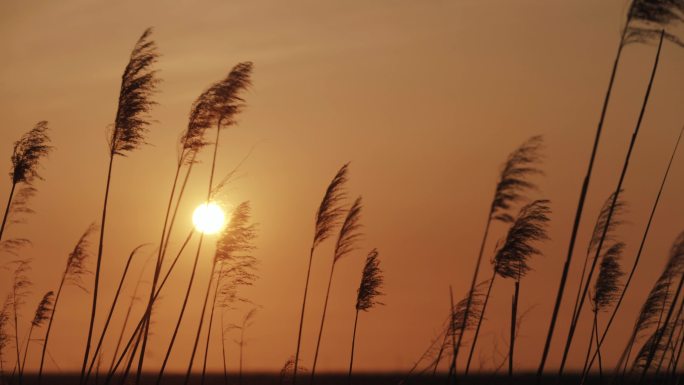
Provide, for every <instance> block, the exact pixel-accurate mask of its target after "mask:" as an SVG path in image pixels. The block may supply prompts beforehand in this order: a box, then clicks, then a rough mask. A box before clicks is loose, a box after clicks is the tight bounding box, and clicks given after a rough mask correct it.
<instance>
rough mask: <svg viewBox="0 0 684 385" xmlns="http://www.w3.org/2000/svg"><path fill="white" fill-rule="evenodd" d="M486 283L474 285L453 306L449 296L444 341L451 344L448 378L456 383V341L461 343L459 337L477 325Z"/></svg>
mask: <svg viewBox="0 0 684 385" xmlns="http://www.w3.org/2000/svg"><path fill="white" fill-rule="evenodd" d="M488 283H489V282H488V281H483V282H480V283H479V284H477V285H475V289H474V290H473V291H470V292H469V293H468V294H467V295H466V297H465V298H463V299H461V300H460V301H458V303H456V304H455V305H454V304H453V294H452V293H450V294H451V302H452V303H451V314H450V315H451V317H450V320H449V324H448V325H447V331H446V333H447V334H448V338H445V341H447V342H450V344H451V351H452V355H451V365H450V366H449V378H450V379H452V378H453V381H454V382H456V363H457V360H456V358H457V355H458V352H457V350H458V341H461V340H462V339H461V335H463V334H465V332H466V331H468V330H471V329H472V328H474V327H475V325H477V321H478V319H479V318H480V315H481V313H482V304H483V303H484V296H483V293H482V292H483V288H484V287H485V286H486V285H487V284H488Z"/></svg>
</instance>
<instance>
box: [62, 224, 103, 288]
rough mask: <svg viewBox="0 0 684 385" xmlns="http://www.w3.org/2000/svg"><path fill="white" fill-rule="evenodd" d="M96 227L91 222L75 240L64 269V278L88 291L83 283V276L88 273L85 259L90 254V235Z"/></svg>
mask: <svg viewBox="0 0 684 385" xmlns="http://www.w3.org/2000/svg"><path fill="white" fill-rule="evenodd" d="M96 229H97V226H96V225H95V224H94V223H91V224H90V225H89V226H88V227H87V228H86V230H85V231H84V232H83V234H82V235H81V237H80V238H79V239H78V242H76V245H75V246H74V248H73V250H71V253H69V257H68V258H67V263H66V269H65V270H64V280H65V282H69V283H71V284H73V285H74V286H76V287H78V288H80V289H82V290H83V291H85V292H88V288H87V287H86V286H85V285H84V284H83V276H84V275H86V274H89V273H90V271H89V270H88V267H87V266H86V260H87V259H88V258H89V256H90V251H89V250H88V249H89V248H90V237H91V236H92V234H93V233H94V232H95V230H96Z"/></svg>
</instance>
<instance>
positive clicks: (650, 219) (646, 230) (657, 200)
mask: <svg viewBox="0 0 684 385" xmlns="http://www.w3.org/2000/svg"><path fill="white" fill-rule="evenodd" d="M682 134H684V126H683V127H682V128H681V129H680V131H679V136H678V137H677V141H676V142H675V145H674V148H673V149H672V153H671V155H670V159H669V161H668V164H667V167H666V169H665V173H664V174H663V177H662V180H661V182H660V187H659V189H658V193H657V194H656V197H655V200H654V201H653V205H652V207H651V212H650V214H649V217H648V221H647V222H646V226H645V228H644V233H643V235H642V237H641V242H640V244H639V249H638V250H637V253H636V257H635V258H634V262H633V263H632V267H631V269H630V271H629V274H628V275H627V279H626V280H625V284H624V287H623V288H622V290H621V291H620V296H619V298H618V300H617V303H616V304H615V306H614V307H613V311H612V312H611V315H610V317H609V318H608V322H607V323H606V327H605V328H604V330H603V333H602V334H601V338H600V339H599V342H598V349H600V348H601V345H602V344H603V342H604V341H605V338H606V336H607V335H608V331H609V330H610V327H611V326H612V324H613V321H614V320H615V317H616V315H617V312H618V310H619V309H620V305H621V304H622V300H623V299H624V298H625V295H626V293H627V289H628V288H629V284H630V283H631V282H632V278H633V277H634V273H635V272H636V269H637V267H638V266H639V261H640V260H641V255H642V252H643V250H644V246H645V245H646V240H647V239H648V234H649V231H650V229H651V224H652V223H653V218H654V217H655V213H656V210H657V209H658V203H660V197H661V196H662V193H663V189H664V188H665V183H666V182H667V177H668V176H669V174H670V169H671V168H672V163H673V161H674V158H675V155H676V154H677V149H678V148H679V143H680V142H681V139H682ZM598 349H597V351H596V352H594V354H593V355H592V358H591V360H590V361H589V366H588V367H587V368H586V370H585V371H584V375H583V376H582V381H581V383H582V384H583V383H584V381H585V380H586V376H587V374H588V372H589V371H590V370H591V368H592V366H593V363H594V361H595V360H596V358H597V355H598V351H599V350H598Z"/></svg>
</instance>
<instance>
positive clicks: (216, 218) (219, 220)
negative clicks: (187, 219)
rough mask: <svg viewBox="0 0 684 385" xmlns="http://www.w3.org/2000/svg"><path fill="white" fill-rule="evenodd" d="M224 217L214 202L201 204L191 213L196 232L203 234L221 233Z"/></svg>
mask: <svg viewBox="0 0 684 385" xmlns="http://www.w3.org/2000/svg"><path fill="white" fill-rule="evenodd" d="M225 222H226V216H225V214H224V213H223V210H222V209H221V207H219V205H217V204H216V203H214V202H209V203H203V204H201V205H199V206H197V208H196V209H195V211H194V212H193V213H192V224H193V225H195V228H196V229H197V231H200V232H202V233H204V234H215V233H218V232H219V231H221V229H222V228H223V226H224V225H225Z"/></svg>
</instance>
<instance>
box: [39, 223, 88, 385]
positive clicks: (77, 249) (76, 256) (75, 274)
mask: <svg viewBox="0 0 684 385" xmlns="http://www.w3.org/2000/svg"><path fill="white" fill-rule="evenodd" d="M96 230H97V226H95V224H90V225H89V226H88V227H87V228H86V230H85V231H84V232H83V234H82V235H81V237H80V238H79V239H78V241H77V242H76V245H75V246H74V248H73V249H72V250H71V252H70V253H69V256H68V257H67V261H66V267H65V268H64V272H63V273H62V278H61V280H60V282H59V286H58V287H57V294H55V299H54V302H53V304H52V311H51V316H50V319H49V320H48V326H47V330H46V331H45V340H44V341H43V350H42V352H41V354H40V367H39V369H38V384H39V385H40V383H41V380H42V378H43V366H44V364H45V353H46V352H47V348H48V343H49V341H50V331H51V330H52V322H53V321H54V320H55V313H56V312H57V305H59V299H60V298H61V294H62V289H63V288H64V286H65V285H73V286H76V287H77V288H79V289H81V290H83V291H84V292H86V293H87V292H88V288H87V287H86V285H85V284H84V283H83V276H85V275H88V274H91V272H90V270H89V269H88V267H87V264H86V261H87V260H88V259H89V258H90V251H89V249H90V240H91V238H92V236H93V233H94V232H95V231H96Z"/></svg>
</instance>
